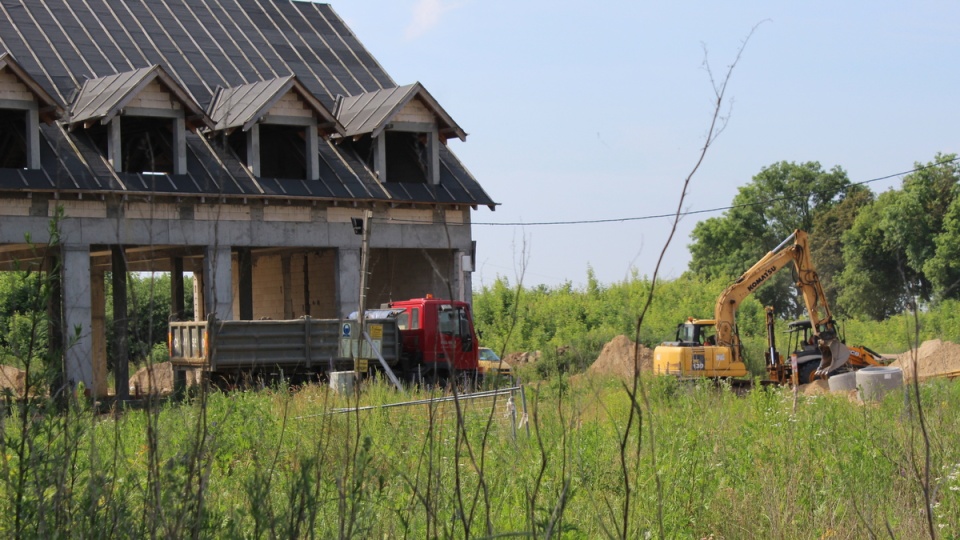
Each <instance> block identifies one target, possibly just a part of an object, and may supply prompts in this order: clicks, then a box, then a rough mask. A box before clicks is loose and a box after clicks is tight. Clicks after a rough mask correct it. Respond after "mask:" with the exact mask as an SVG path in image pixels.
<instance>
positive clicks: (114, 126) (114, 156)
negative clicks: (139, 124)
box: [107, 115, 123, 172]
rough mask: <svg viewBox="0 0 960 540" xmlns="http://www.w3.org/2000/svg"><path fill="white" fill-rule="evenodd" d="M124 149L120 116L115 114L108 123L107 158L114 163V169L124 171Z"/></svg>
mask: <svg viewBox="0 0 960 540" xmlns="http://www.w3.org/2000/svg"><path fill="white" fill-rule="evenodd" d="M122 154H123V150H122V147H121V142H120V116H119V115H117V116H114V117H113V119H112V120H110V123H109V124H107V159H109V160H110V163H111V164H112V165H113V170H115V171H117V172H123V158H122V157H121V156H122Z"/></svg>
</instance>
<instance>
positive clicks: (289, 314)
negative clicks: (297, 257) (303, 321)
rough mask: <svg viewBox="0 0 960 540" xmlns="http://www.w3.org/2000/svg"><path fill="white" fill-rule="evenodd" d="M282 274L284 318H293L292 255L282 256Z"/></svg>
mask: <svg viewBox="0 0 960 540" xmlns="http://www.w3.org/2000/svg"><path fill="white" fill-rule="evenodd" d="M280 273H281V274H283V276H282V278H283V318H284V319H292V318H293V295H292V294H290V289H291V288H292V287H293V276H291V275H290V254H289V253H284V254H283V255H280Z"/></svg>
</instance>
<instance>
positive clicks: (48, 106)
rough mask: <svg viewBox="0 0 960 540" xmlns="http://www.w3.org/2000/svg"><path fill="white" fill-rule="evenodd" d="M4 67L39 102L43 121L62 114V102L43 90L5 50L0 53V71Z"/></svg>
mask: <svg viewBox="0 0 960 540" xmlns="http://www.w3.org/2000/svg"><path fill="white" fill-rule="evenodd" d="M5 69H7V70H10V72H11V73H13V74H14V75H15V76H16V77H17V78H18V79H20V82H22V83H23V84H24V85H25V86H26V87H27V88H29V89H30V91H31V92H32V93H33V95H34V96H36V98H37V102H38V103H39V104H40V117H41V118H42V119H43V121H44V122H47V123H50V122H53V121H54V120H56V119H57V118H59V117H60V116H62V115H63V109H64V107H63V104H62V103H60V101H59V100H57V98H55V97H53V96H51V95H50V94H49V93H48V92H47V91H46V90H44V88H43V87H42V86H40V84H39V83H37V81H36V80H35V79H34V78H33V77H32V76H30V74H29V73H27V72H26V71H25V70H24V69H23V68H22V67H20V64H18V63H17V61H16V60H15V59H14V58H13V56H12V55H11V54H10V53H7V52H4V53H3V54H0V71H3V70H5Z"/></svg>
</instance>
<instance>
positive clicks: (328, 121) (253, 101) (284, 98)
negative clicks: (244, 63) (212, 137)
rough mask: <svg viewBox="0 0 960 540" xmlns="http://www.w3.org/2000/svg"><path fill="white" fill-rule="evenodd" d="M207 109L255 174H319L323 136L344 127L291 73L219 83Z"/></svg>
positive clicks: (217, 129)
mask: <svg viewBox="0 0 960 540" xmlns="http://www.w3.org/2000/svg"><path fill="white" fill-rule="evenodd" d="M207 110H208V113H209V115H210V118H211V119H212V120H213V122H214V123H215V125H214V128H213V129H214V131H215V132H219V133H221V134H222V136H223V137H224V139H225V141H226V143H227V145H228V146H229V147H230V148H231V149H232V150H233V151H234V153H235V154H236V155H237V157H238V158H240V161H242V162H243V163H244V164H245V165H246V166H247V168H248V169H249V170H250V173H251V174H253V175H254V176H257V177H264V178H297V179H307V180H317V179H319V178H320V161H319V160H320V151H319V139H320V137H329V136H330V135H331V134H335V133H336V134H342V133H343V127H342V126H341V125H340V123H339V122H337V120H336V119H335V118H334V117H333V114H331V113H330V111H329V110H327V108H326V107H324V106H323V104H322V103H320V101H319V100H317V99H316V98H315V97H314V96H313V94H311V93H310V92H309V91H308V90H307V89H306V88H305V87H304V86H303V84H301V83H300V81H298V80H297V78H296V77H295V76H293V75H289V76H287V77H280V78H275V79H269V80H266V81H260V82H256V83H251V84H245V85H242V86H235V87H232V88H218V89H217V92H216V93H215V94H214V96H213V100H212V101H211V102H210V106H209V107H208V109H207Z"/></svg>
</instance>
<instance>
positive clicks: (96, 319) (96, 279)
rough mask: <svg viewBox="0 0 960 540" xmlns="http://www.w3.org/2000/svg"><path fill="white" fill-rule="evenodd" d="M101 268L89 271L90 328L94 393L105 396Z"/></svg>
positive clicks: (104, 333)
mask: <svg viewBox="0 0 960 540" xmlns="http://www.w3.org/2000/svg"><path fill="white" fill-rule="evenodd" d="M103 279H104V272H103V270H92V271H91V272H90V289H91V290H90V293H91V294H90V310H91V315H90V318H91V321H90V329H91V335H92V336H93V344H92V346H93V380H94V381H95V388H94V391H95V393H94V395H96V396H97V397H98V398H102V397H106V396H107V301H106V297H105V294H104V285H103Z"/></svg>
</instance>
